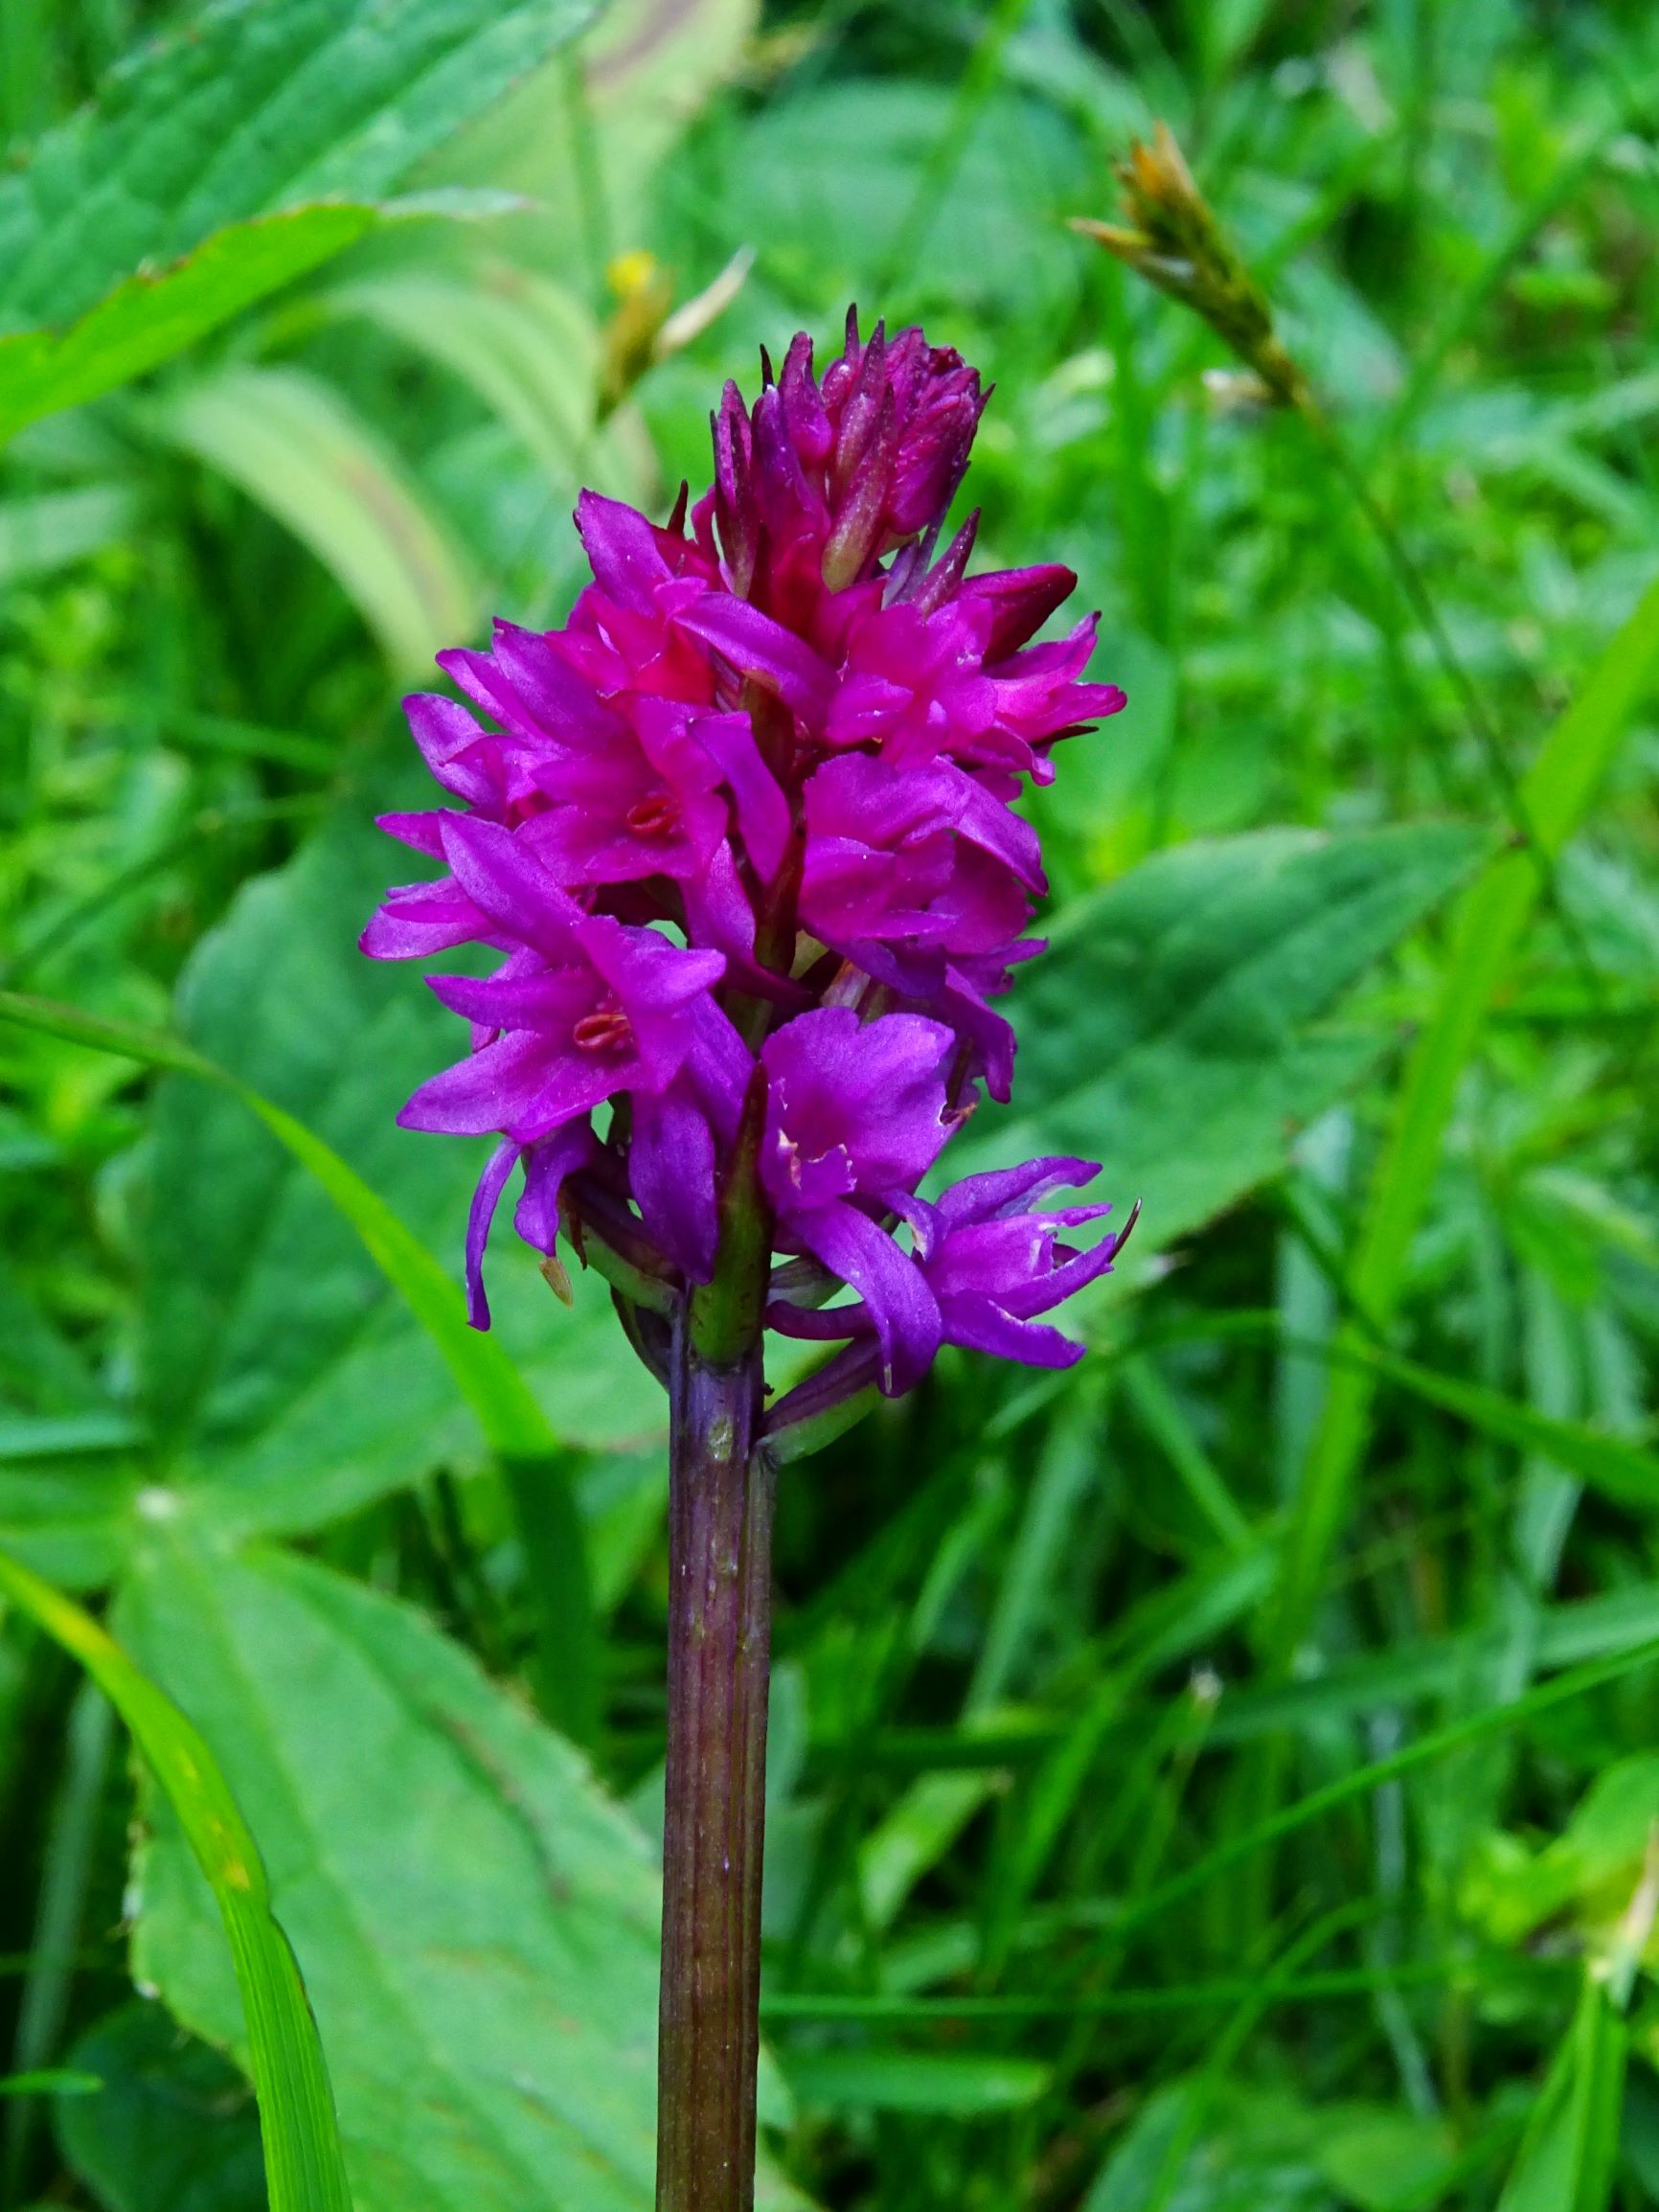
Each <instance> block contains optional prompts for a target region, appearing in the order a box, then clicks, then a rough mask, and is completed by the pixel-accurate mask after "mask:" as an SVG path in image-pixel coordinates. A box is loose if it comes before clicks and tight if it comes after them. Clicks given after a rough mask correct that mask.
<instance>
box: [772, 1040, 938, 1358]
mask: <svg viewBox="0 0 1659 2212" xmlns="http://www.w3.org/2000/svg"><path fill="white" fill-rule="evenodd" d="M955 1042H956V1040H955V1038H953V1037H952V1036H951V1033H950V1031H949V1030H948V1029H945V1028H944V1027H943V1025H942V1024H941V1023H939V1022H936V1021H924V1020H922V1019H921V1018H920V1016H919V1015H911V1014H887V1015H880V1016H878V1017H877V1019H875V1021H872V1022H868V1023H862V1022H860V1020H859V1018H858V1016H857V1015H856V1014H854V1013H853V1012H852V1009H851V1008H850V1007H841V1006H833V1007H831V1006H827V1007H820V1008H818V1009H817V1010H816V1011H815V1012H813V1013H810V1014H804V1015H800V1016H799V1018H798V1019H796V1020H794V1021H791V1022H786V1023H785V1024H784V1027H783V1028H782V1029H780V1030H777V1031H775V1032H774V1034H773V1035H772V1036H771V1037H769V1038H767V1040H766V1043H765V1045H764V1047H763V1049H762V1051H761V1066H762V1068H763V1069H764V1070H765V1074H766V1119H765V1126H764V1129H763V1131H762V1134H761V1185H762V1187H763V1188H764V1190H765V1192H766V1195H767V1197H769V1198H770V1199H771V1201H772V1207H773V1211H774V1213H775V1216H776V1219H777V1236H776V1240H775V1241H776V1243H778V1245H779V1248H780V1249H782V1250H784V1251H798V1252H810V1253H811V1254H812V1256H813V1258H814V1259H816V1260H819V1261H821V1262H822V1263H823V1265H824V1266H826V1267H827V1268H828V1269H829V1270H830V1274H831V1275H836V1276H839V1277H840V1279H841V1280H842V1281H843V1282H845V1283H850V1284H852V1286H853V1288H855V1289H857V1290H858V1291H860V1292H861V1293H862V1295H863V1299H864V1302H865V1310H866V1311H867V1312H868V1313H869V1316H870V1322H871V1326H872V1328H873V1329H874V1331H875V1335H876V1337H877V1339H878V1341H879V1343H880V1346H881V1355H882V1371H883V1379H884V1381H885V1384H886V1387H887V1388H888V1389H889V1390H905V1389H908V1388H909V1386H910V1385H911V1383H913V1382H914V1381H916V1380H917V1379H918V1378H919V1377H920V1376H921V1375H922V1374H924V1373H925V1372H926V1369H927V1367H928V1364H929V1363H930V1361H931V1360H932V1358H933V1356H934V1354H935V1352H937V1351H938V1349H939V1311H938V1308H937V1306H936V1305H935V1302H934V1299H933V1295H932V1293H931V1291H930V1290H929V1289H928V1288H927V1286H926V1283H925V1282H924V1280H923V1279H922V1277H921V1275H920V1273H919V1271H918V1270H917V1268H915V1267H914V1266H911V1265H910V1263H909V1262H908V1261H907V1260H905V1258H904V1257H903V1255H902V1254H901V1253H900V1251H899V1249H898V1245H897V1244H896V1243H894V1241H893V1238H892V1236H891V1235H890V1234H889V1232H888V1230H887V1228H886V1227H885V1226H884V1225H883V1224H884V1221H885V1219H886V1218H887V1217H888V1216H891V1215H896V1214H898V1212H900V1211H901V1210H902V1209H903V1208H904V1207H905V1206H906V1205H908V1204H909V1203H910V1202H911V1199H910V1194H911V1192H912V1191H913V1190H914V1189H915V1187H916V1185H917V1184H918V1183H919V1182H920V1180H921V1178H922V1176H923V1175H924V1174H926V1173H927V1171H928V1169H929V1168H930V1167H931V1166H932V1165H933V1163H934V1161H935V1160H936V1159H937V1158H938V1156H939V1153H940V1150H941V1148H942V1147H943V1143H944V1140H945V1138H946V1137H947V1136H948V1135H949V1134H950V1129H949V1126H948V1124H947V1122H946V1120H945V1092H944V1069H945V1065H946V1062H947V1061H948V1060H949V1058H950V1056H951V1053H952V1051H953V1050H954V1049H955Z"/></svg>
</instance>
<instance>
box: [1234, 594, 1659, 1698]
mask: <svg viewBox="0 0 1659 2212" xmlns="http://www.w3.org/2000/svg"><path fill="white" fill-rule="evenodd" d="M1656 665H1659V583H1653V584H1650V585H1649V586H1648V590H1647V591H1646V593H1645V594H1644V595H1643V597H1642V599H1641V601H1640V602H1639V603H1638V604H1637V606H1636V609H1635V611H1634V612H1633V613H1632V614H1631V615H1630V617H1629V619H1628V620H1627V621H1626V622H1625V626H1624V627H1623V628H1622V629H1620V630H1619V632H1618V633H1617V635H1616V636H1615V637H1614V639H1613V641H1612V643H1611V644H1610V645H1609V646H1608V647H1607V649H1606V650H1605V652H1604V653H1603V654H1602V658H1601V660H1600V662H1599V663H1598V664H1597V667H1596V669H1595V671H1594V672H1593V673H1592V674H1591V676H1590V679H1589V681H1588V682H1587V683H1586V684H1585V686H1584V688H1583V690H1582V692H1581V693H1580V694H1579V697H1578V698H1577V700H1576V701H1575V702H1574V704H1573V705H1572V706H1571V707H1569V708H1568V710H1567V711H1566V713H1565V714H1563V715H1562V716H1561V718H1559V720H1558V721H1557V723H1556V725H1555V727H1554V728H1553V730H1552V731H1551V733H1550V736H1549V739H1548V741H1547V742H1546V743H1545V746H1544V749H1543V751H1542V752H1541V753H1540V754H1539V756H1538V758H1537V760H1536V761H1535V762H1534V764H1533V766H1532V768H1531V769H1530V770H1529V772H1528V774H1527V776H1526V778H1525V779H1524V781H1523V783H1522V786H1521V793H1522V798H1523V800H1524V802H1525V809H1526V814H1527V818H1528V819H1529V820H1530V821H1531V822H1532V823H1533V825H1534V829H1535V831H1536V833H1537V835H1538V838H1539V840H1540V843H1541V844H1542V846H1543V848H1544V853H1545V857H1546V858H1548V859H1551V860H1554V859H1555V858H1557V856H1558V855H1560V853H1561V852H1562V850H1563V849H1564V847H1565V846H1566V844H1567V842H1568V840H1569V839H1570V838H1571V837H1572V835H1573V834H1574V832H1576V831H1577V829H1578V828H1579V823H1580V822H1581V821H1582V819H1583V816H1584V811H1585V810H1586V808H1587V807H1588V805H1589V803H1590V800H1591V798H1592V796H1593V795H1594V793H1595V791H1596V789H1597V787H1598V786H1599V785H1600V783H1601V780H1602V775H1603V774H1604V773H1605V771H1606V769H1607V767H1608V765H1609V764H1610V763H1611V761H1612V758H1613V755H1614V753H1615V751H1616V749H1617V747H1618V744H1619V741H1620V740H1621V738H1622V737H1623V736H1624V733H1625V727H1626V725H1627V724H1628V722H1629V719H1630V716H1631V714H1632V712H1633V710H1634V708H1635V706H1636V704H1637V701H1638V699H1639V698H1640V697H1641V695H1642V692H1643V690H1644V687H1645V686H1646V685H1647V684H1648V681H1649V680H1650V678H1651V676H1652V673H1653V671H1654V668H1655V666H1656ZM1539 895H1540V879H1539V875H1538V870H1537V868H1536V866H1535V864H1534V859H1533V856H1532V855H1530V854H1528V853H1525V852H1515V853H1511V854H1507V855H1505V856H1504V857H1503V858H1502V859H1500V860H1499V861H1497V862H1496V863H1495V864H1494V865H1493V866H1492V867H1491V868H1489V870H1488V871H1487V873H1486V874H1485V875H1484V876H1483V877H1482V878H1481V879H1480V881H1479V882H1478V883H1477V884H1476V885H1475V886H1474V887H1473V889H1472V890H1470V891H1469V892H1467V893H1466V896H1465V898H1464V900H1463V902H1462V905H1461V906H1460V908H1459V910H1458V913H1457V916H1456V918H1455V921H1454V924H1453V928H1452V939H1451V946H1452V948H1451V956H1450V960H1449V963H1448V966H1447V969H1446V973H1445V978H1444V981H1443V985H1442V988H1441V994H1440V999H1439V1002H1438V1004H1437V1005H1436V1007H1435V1010H1434V1012H1433V1014H1432V1015H1431V1016H1430V1018H1429V1021H1428V1023H1427V1025H1426V1027H1425V1028H1424V1030H1423V1032H1422V1034H1421V1036H1420V1038H1419V1039H1418V1042H1417V1044H1416V1046H1415V1048H1414V1050H1413V1052H1412V1054H1411V1058H1410V1060H1409V1061H1408V1062H1407V1065H1406V1070H1405V1077H1404V1081H1403V1083H1402V1084H1401V1087H1400V1093H1399V1099H1398V1105H1397V1107H1396V1110H1395V1116H1394V1123H1393V1127H1392V1129H1391V1130H1390V1132H1389V1136H1388V1140H1387V1143H1386V1144H1385V1146H1384V1148H1383V1152H1382V1156H1381V1158H1380V1159H1379V1161H1378V1162H1377V1166H1376V1171H1375V1174H1374V1176H1373V1178H1372V1183H1371V1188H1370V1191H1369V1193H1368V1195H1367V1198H1366V1205H1365V1214H1364V1219H1363V1221H1362V1223H1361V1227H1360V1231H1359V1237H1358V1242H1357V1245H1356V1248H1355V1251H1354V1255H1353V1259H1352V1266H1351V1268H1350V1272H1349V1280H1350V1284H1351V1286H1352V1296H1353V1301H1354V1304H1355V1306H1356V1307H1357V1309H1358V1310H1359V1311H1361V1312H1363V1313H1365V1314H1367V1315H1368V1316H1369V1317H1370V1318H1371V1319H1372V1320H1373V1322H1374V1323H1375V1324H1376V1325H1378V1326H1380V1327H1386V1326H1387V1324H1388V1322H1389V1320H1390V1318H1391V1317H1392V1315H1393V1313H1394V1312H1395V1311H1396V1308H1397V1306H1398V1300H1399V1294H1400V1288H1401V1283H1402V1279H1403V1276H1404V1272H1405V1263H1406V1257H1407V1254H1408V1252H1409V1250H1410V1247H1411V1242H1412V1238H1413V1236H1414V1234H1415V1232H1416V1230H1417V1226H1418V1223H1419V1222H1420V1220H1421V1219H1422V1215H1423V1211H1424V1208H1425V1207H1426V1205H1427V1203H1428V1197H1429V1193H1430V1190H1431V1188H1432V1186H1433V1182H1434V1178H1435V1173H1436V1170H1437V1168H1438V1166H1439V1163H1440V1156H1441V1150H1442V1146H1443V1141H1444V1137H1445V1131H1446V1127H1447V1124H1448V1122H1449V1121H1450V1118H1451V1111H1452V1105H1453V1101H1454V1099H1455V1096H1456V1092H1457V1087H1458V1083H1459V1079H1460V1078H1461V1076H1462V1074H1463V1071H1464V1069H1465V1067H1466V1065H1467V1063H1468V1060H1469V1058H1470V1056H1471V1055H1472V1053H1473V1051H1474V1048H1475V1043H1476V1040H1477V1038H1479V1036H1480V1033H1481V1029H1482V1025H1483V1024H1484V1022H1485V1020H1486V1017H1487V1014H1488V1011H1489V1008H1490V1006H1491V1002H1492V999H1493V996H1494V994H1495V993H1496V992H1497V989H1498V986H1499V985H1500V983H1501V982H1502V980H1503V978H1504V975H1505V972H1506V970H1507V969H1508V968H1509V966H1510V963H1511V960H1512V958H1513V956H1514V953H1515V949H1516V947H1517V946H1518V945H1519V943H1520V940H1521V937H1522V934H1523V932H1524V931H1525V929H1526V926H1527V924H1528V923H1529V921H1530V920H1531V918H1532V915H1533V913H1534V908H1535V907H1536V904H1537V901H1538V898H1539ZM1339 1341H1340V1342H1341V1343H1342V1344H1343V1346H1344V1347H1345V1348H1347V1349H1349V1350H1355V1349H1358V1348H1360V1347H1362V1345H1363V1339H1362V1337H1361V1336H1360V1335H1359V1333H1358V1332H1357V1331H1356V1330H1354V1329H1353V1328H1352V1326H1350V1327H1349V1328H1347V1329H1345V1330H1343V1331H1342V1332H1341V1333H1340V1335H1339ZM1374 1396H1375V1380H1374V1378H1373V1376H1371V1375H1370V1374H1367V1373H1365V1372H1363V1371H1362V1370H1361V1369H1359V1368H1351V1369H1350V1370H1349V1371H1348V1372H1346V1373H1339V1374H1336V1375H1333V1376H1332V1378H1331V1386H1330V1390H1329V1394H1328V1396H1327V1399H1326V1402H1325V1408H1324V1412H1323V1415H1322V1418H1321V1420H1320V1424H1319V1426H1318V1428H1317V1430H1316V1431H1315V1433H1314V1439H1313V1444H1312V1447H1311V1448H1310V1451H1309V1454H1308V1459H1307V1467H1306V1469H1305V1470H1304V1472H1303V1478H1302V1484H1301V1490H1300V1494H1299V1496H1298V1499H1297V1506H1296V1514H1295V1517H1294V1520H1293V1523H1292V1527H1291V1532H1290V1537H1289V1540H1288V1542H1287V1545H1286V1549H1285V1555H1284V1573H1283V1579H1282V1583H1281V1586H1280V1591H1279V1595H1278V1599H1277V1602H1276V1605H1275V1608H1274V1616H1273V1626H1272V1631H1271V1652H1270V1655H1271V1657H1272V1659H1273V1660H1274V1662H1275V1663H1276V1664H1278V1665H1280V1666H1284V1665H1285V1664H1286V1663H1287V1662H1288V1659H1289V1657H1290V1655H1291V1654H1292V1653H1294V1651H1295V1649H1296V1646H1297V1645H1298V1644H1299V1643H1300V1642H1301V1641H1302V1639H1303V1637H1304V1636H1305V1635H1306V1634H1307V1627H1308V1623H1309V1621H1310V1619H1311V1617H1312V1612H1313V1608H1314V1606H1315V1604H1316V1603H1317V1600H1318V1596H1319V1592H1320V1589H1321V1587H1322V1586H1323V1584H1324V1579H1325V1571H1326V1567H1327V1564H1328V1562H1329V1557H1330V1553H1331V1550H1332V1548H1333V1546H1334V1545H1335V1543H1336V1541H1337V1539H1338V1538H1339V1536H1340V1534H1341V1531H1342V1527H1343V1524H1344V1522H1345V1520H1346V1519H1347V1516H1348V1506H1349V1499H1350V1495H1351V1493H1352V1485H1353V1478H1354V1474H1355V1472H1356V1471H1357V1469H1358V1467H1359V1464H1360V1461H1361V1459H1362V1458H1363V1457H1364V1453H1365V1448H1366V1445H1367V1441H1368V1439H1369V1435H1370V1427H1371V1408H1372V1402H1373V1399H1374Z"/></svg>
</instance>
